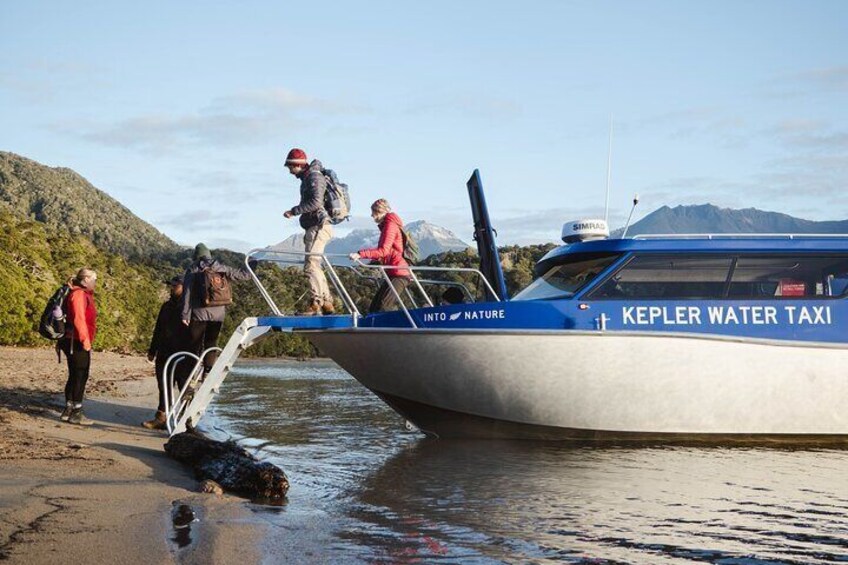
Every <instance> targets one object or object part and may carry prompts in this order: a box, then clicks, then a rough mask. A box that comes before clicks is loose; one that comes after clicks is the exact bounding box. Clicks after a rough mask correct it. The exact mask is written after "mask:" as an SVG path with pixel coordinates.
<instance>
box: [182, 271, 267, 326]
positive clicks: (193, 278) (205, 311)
mask: <svg viewBox="0 0 848 565" xmlns="http://www.w3.org/2000/svg"><path fill="white" fill-rule="evenodd" d="M206 267H209V268H211V269H212V270H213V271H215V272H217V273H222V274H223V275H224V276H225V277H227V278H228V279H230V280H231V281H245V280H247V279H249V278H250V273H249V272H247V270H245V269H233V268H232V267H228V266H227V265H223V264H221V263H219V262H218V261H215V260H213V261H211V262H209V261H207V260H206V259H201V260H200V261H197V262H195V263H194V264H192V266H191V267H189V268H188V270H187V271H186V273H185V276H183V297H182V302H181V309H180V319H182V320H183V321H191V320H197V321H198V322H223V321H224V316H225V315H226V313H227V311H226V308H227V307H226V306H206V305H204V304H203V296H202V295H201V292H200V288H199V287H197V286H196V285H200V284H201V280H200V276H198V273H200V272H202V271H203V269H205V268H206Z"/></svg>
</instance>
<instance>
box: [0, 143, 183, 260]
mask: <svg viewBox="0 0 848 565" xmlns="http://www.w3.org/2000/svg"><path fill="white" fill-rule="evenodd" d="M3 208H5V209H6V210H8V211H9V212H11V213H12V214H14V215H15V216H17V217H20V218H27V219H32V220H36V221H38V222H40V223H42V224H44V227H45V229H46V230H47V231H48V233H50V234H54V233H56V234H58V233H64V234H67V235H71V236H83V237H85V238H87V239H89V240H90V241H91V242H92V243H93V244H94V245H95V246H96V247H97V248H98V249H102V250H103V251H108V252H110V253H117V254H119V255H122V256H124V257H127V258H132V259H150V258H160V257H163V256H166V255H168V254H172V253H175V252H176V251H177V250H178V249H179V247H178V246H177V244H176V243H174V242H173V241H171V240H170V239H168V238H167V237H166V236H165V235H163V234H162V233H160V232H159V231H158V230H157V229H156V228H154V227H153V226H151V225H150V224H148V223H146V222H144V221H143V220H141V219H140V218H138V217H137V216H135V215H134V214H133V213H132V212H130V211H129V210H128V209H127V208H126V207H124V206H123V205H121V203H120V202H118V201H117V200H115V199H114V198H112V197H111V196H109V195H108V194H106V193H105V192H103V191H101V190H98V189H97V188H95V187H94V186H92V185H91V183H89V182H88V181H87V180H85V179H84V178H83V177H81V176H80V175H78V174H77V173H75V172H74V171H72V170H71V169H65V168H52V167H46V166H44V165H42V164H40V163H37V162H35V161H33V160H31V159H27V158H25V157H21V156H20V155H15V154H14V153H8V152H3V151H0V209H3Z"/></svg>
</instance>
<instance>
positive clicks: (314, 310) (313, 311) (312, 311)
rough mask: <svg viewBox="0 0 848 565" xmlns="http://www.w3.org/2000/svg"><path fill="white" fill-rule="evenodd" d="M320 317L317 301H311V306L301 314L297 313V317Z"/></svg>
mask: <svg viewBox="0 0 848 565" xmlns="http://www.w3.org/2000/svg"><path fill="white" fill-rule="evenodd" d="M320 315H321V303H320V302H318V301H317V300H313V301H312V304H310V305H309V307H308V308H307V309H306V310H304V311H303V312H299V313H298V316H320Z"/></svg>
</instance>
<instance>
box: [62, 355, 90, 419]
mask: <svg viewBox="0 0 848 565" xmlns="http://www.w3.org/2000/svg"><path fill="white" fill-rule="evenodd" d="M59 348H60V349H61V350H62V353H64V354H65V359H67V360H68V382H67V383H66V384H65V402H73V403H74V404H82V399H83V397H84V396H85V383H87V382H88V374H89V371H90V369H91V352H90V351H86V350H85V349H83V348H82V343H80V342H78V341H75V340H74V341H71V340H70V339H63V340H62V341H60V342H59Z"/></svg>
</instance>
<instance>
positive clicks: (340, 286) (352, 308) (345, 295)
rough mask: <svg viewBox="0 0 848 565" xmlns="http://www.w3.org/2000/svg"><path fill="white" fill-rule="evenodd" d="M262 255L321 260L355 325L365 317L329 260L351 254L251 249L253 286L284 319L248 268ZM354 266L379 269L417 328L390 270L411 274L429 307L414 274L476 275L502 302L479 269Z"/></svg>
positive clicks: (412, 324)
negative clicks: (317, 258)
mask: <svg viewBox="0 0 848 565" xmlns="http://www.w3.org/2000/svg"><path fill="white" fill-rule="evenodd" d="M260 253H261V254H262V255H264V256H267V255H272V256H273V255H283V256H286V255H291V256H296V257H320V258H321V263H322V264H324V265H326V268H327V272H328V274H329V278H330V280H331V281H332V283H333V286H334V287H335V288H336V291H337V292H338V294H339V297H340V298H341V300H342V302H343V303H344V305H345V308H347V310H348V312H349V313H350V314H351V315H352V316H353V319H354V325H356V320H357V318H358V317H361V316H362V314H361V313H360V312H359V309H358V308H357V307H356V303H355V302H354V300H353V298H352V297H351V296H350V293H349V292H348V291H347V288H345V286H344V283H343V282H342V280H341V278H339V276H338V273H336V270H335V268H334V267H333V263H332V261H331V260H330V259H331V258H344V259H347V258H348V257H349V256H348V255H346V254H341V253H314V252H309V251H284V250H277V249H267V248H265V249H259V248H257V249H251V250H250V251H248V253H247V255H246V256H245V259H244V263H245V266H246V267H247V270H248V271H249V272H250V276H251V279H252V280H253V283H254V284H255V285H256V286H257V288H258V289H259V293H260V294H261V295H262V297H263V298H264V299H265V301H266V302H267V303H268V305H269V306H270V307H271V310H272V311H273V312H274V314H275V315H277V316H282V315H283V314H282V312H281V311H280V309H279V308H278V307H277V304H276V303H275V302H274V300H273V298H271V295H270V294H269V293H268V291H267V290H266V289H265V286H264V285H263V284H262V282H261V281H260V280H259V277H257V276H256V273H254V272H253V269H252V268H251V267H250V265H249V262H250V261H251V260H252V259H253V258H254V257H255V256H256V255H258V254H260ZM259 260H264V261H273V262H277V263H292V264H295V263H296V261H293V260H292V261H285V260H281V259H278V258H275V259H267V258H265V257H262V259H259ZM353 263H354V265H353V266H355V267H362V268H364V269H376V270H379V271H380V274H381V275H382V277H376V278H382V279H383V281H384V282H385V284H387V285H388V288H389V289H390V290H391V292H392V294H393V295H394V297H395V300H397V301H398V304H399V305H400V307H401V309H402V310H403V313H404V315H405V316H406V319H407V320H408V321H409V323H410V325H411V326H412V327H413V328H417V327H418V325H417V324H416V323H415V320H414V318H413V317H412V314H410V312H409V309H408V308H407V307H406V304H405V303H404V301H403V299H402V298H401V296H400V294H399V293H398V292H397V290H396V289H395V288H394V286H393V285H392V282H391V278H390V277H389V275H388V272H387V271H388V270H389V269H392V270H396V269H398V268H402V269H404V270H408V271H409V273H410V275H411V278H412V280H413V282H414V283H415V285H416V287H417V288H418V291H419V292H420V293H421V294H422V295H423V296H424V298H425V300H426V301H427V304H428V305H429V306H430V307H432V306H433V301H432V300H431V299H430V295H429V294H427V292H426V291H425V290H424V287H423V286H422V285H421V281H420V280H419V279H418V277H417V276H416V275H415V272H416V271H430V272H457V273H473V274H476V275H477V276H479V277H480V279H481V280H482V281H483V284H484V285H485V286H486V289H487V290H488V291H489V292H490V295H491V296H493V297H494V298H495V301H496V302H500V301H501V300H500V298H499V297H498V294H497V293H496V292H495V290H494V288H493V287H492V285H491V283H489V281H488V279H486V276H485V275H484V274H483V273H482V272H481V271H480V269H474V268H471V267H430V266H413V265H409V266H406V267H396V266H391V265H366V264H365V263H363V262H362V261H360V260H359V259H357V260H356V261H354V262H353ZM354 271H356V269H354ZM372 279H373V277H372ZM428 282H429V281H428ZM413 304H414V301H413Z"/></svg>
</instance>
